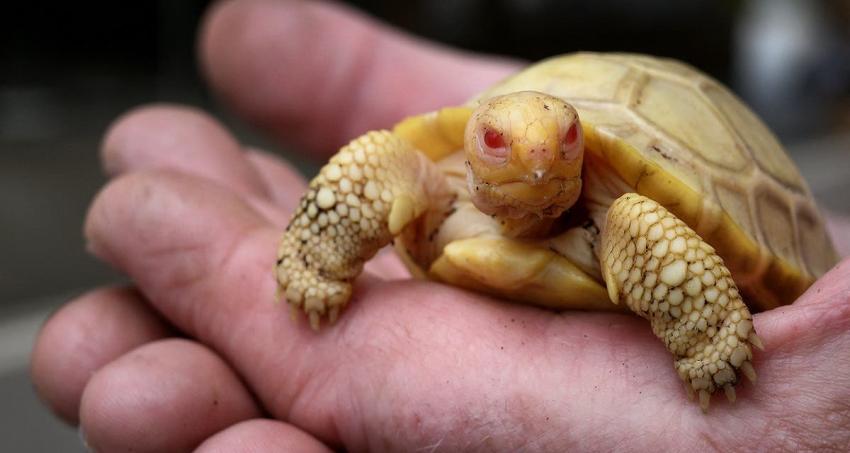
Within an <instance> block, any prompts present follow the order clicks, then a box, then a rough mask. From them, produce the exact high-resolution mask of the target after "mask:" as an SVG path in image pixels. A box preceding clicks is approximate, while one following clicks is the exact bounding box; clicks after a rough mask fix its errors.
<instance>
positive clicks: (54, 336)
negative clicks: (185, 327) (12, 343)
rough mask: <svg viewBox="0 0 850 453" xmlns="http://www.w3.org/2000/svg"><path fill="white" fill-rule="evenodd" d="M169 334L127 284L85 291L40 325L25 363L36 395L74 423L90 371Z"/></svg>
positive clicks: (165, 327)
mask: <svg viewBox="0 0 850 453" xmlns="http://www.w3.org/2000/svg"><path fill="white" fill-rule="evenodd" d="M169 332H170V328H169V327H168V325H167V324H166V323H165V322H164V321H163V320H162V319H161V318H160V317H159V316H158V315H157V314H156V313H154V312H153V311H152V310H151V309H150V308H149V307H148V306H147V305H146V304H145V303H144V301H143V300H142V296H141V295H140V294H139V293H138V292H137V291H135V290H133V289H131V288H118V287H114V288H102V289H97V290H94V291H91V292H88V293H86V294H84V295H82V296H80V297H78V298H77V299H75V300H73V301H71V302H69V303H68V304H66V305H65V306H63V307H62V308H61V309H59V311H57V312H56V313H55V314H54V315H53V316H51V317H50V318H49V319H48V320H47V321H46V322H45V324H44V326H43V327H42V328H41V331H40V332H39V334H38V337H37V338H36V342H35V345H34V347H33V352H32V359H31V363H30V375H31V377H32V381H33V385H34V387H35V390H36V393H37V394H38V395H39V396H40V397H41V399H42V400H43V401H44V402H45V403H47V405H48V406H49V407H50V408H51V409H52V410H53V411H54V412H55V413H56V415H58V416H59V417H60V418H62V419H63V420H65V421H66V422H68V423H70V424H76V423H77V422H78V421H79V407H80V398H81V397H82V393H83V389H84V388H85V385H86V383H87V382H88V380H89V378H90V377H91V375H92V374H93V373H94V372H95V371H97V370H98V369H100V368H101V367H103V366H104V365H106V364H107V363H109V362H111V361H112V360H114V359H115V358H116V357H119V356H120V355H122V354H124V353H126V352H127V351H130V350H132V349H134V348H136V347H138V346H140V345H142V344H145V343H148V342H151V341H155V340H158V339H161V338H163V337H165V336H166V335H168V334H169Z"/></svg>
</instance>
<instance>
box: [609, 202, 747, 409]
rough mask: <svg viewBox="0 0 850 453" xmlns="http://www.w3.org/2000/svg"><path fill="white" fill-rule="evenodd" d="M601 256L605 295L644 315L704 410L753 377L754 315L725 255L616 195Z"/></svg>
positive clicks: (654, 211) (649, 206)
mask: <svg viewBox="0 0 850 453" xmlns="http://www.w3.org/2000/svg"><path fill="white" fill-rule="evenodd" d="M600 261H601V263H600V264H601V266H602V275H603V276H604V278H605V281H606V283H607V286H608V295H609V297H610V298H611V300H612V301H613V302H614V303H619V302H620V301H624V302H625V303H626V305H628V307H629V308H630V309H632V311H634V312H635V313H637V314H638V315H640V316H642V317H644V318H647V319H649V320H650V322H651V324H652V330H653V332H655V335H656V336H658V337H659V338H660V339H661V340H663V341H664V344H665V345H666V346H667V349H669V350H670V352H671V353H673V356H674V360H675V367H676V371H678V373H679V376H680V377H681V378H682V380H684V381H685V386H686V388H687V389H688V393H689V394H692V392H697V393H698V394H699V397H700V398H699V399H700V406H701V407H702V409H703V410H707V409H708V402H709V397H710V396H711V394H712V393H714V392H715V391H716V390H718V389H720V388H722V389H724V390H725V392H726V396H727V397H728V398H729V400H730V401H734V399H735V390H734V388H733V385H734V384H735V383H736V382H737V381H738V374H739V372H742V373H743V374H744V375H745V376H747V377H748V378H749V379H750V380H752V381H755V378H756V374H755V371H754V370H753V367H752V364H751V362H750V360H752V347H751V346H753V345H754V346H757V347H759V348H760V347H761V341H760V340H759V338H758V336H756V334H755V330H753V322H752V315H751V314H750V311H749V310H748V309H747V306H746V305H745V304H744V302H743V300H741V296H740V294H739V293H738V289H737V287H736V286H735V282H734V281H733V280H732V277H731V274H730V273H729V269H727V268H726V266H725V265H724V264H723V259H722V258H720V256H718V255H717V253H715V251H714V248H712V247H711V245H709V244H708V243H706V242H705V241H703V240H702V238H700V237H699V235H697V234H696V232H694V231H693V230H692V229H691V228H689V227H688V226H687V225H686V224H685V223H684V222H682V221H681V220H679V219H678V218H677V217H676V216H675V215H673V214H672V213H671V212H669V211H667V210H666V209H664V208H663V207H662V206H661V205H659V204H658V203H656V202H655V201H653V200H650V199H649V198H646V197H644V196H641V195H638V194H634V193H629V194H625V195H623V196H622V197H620V198H618V199H617V200H616V201H615V202H614V204H613V205H612V206H611V208H610V209H609V210H608V216H607V220H606V224H605V226H604V229H603V231H602V254H601V256H600Z"/></svg>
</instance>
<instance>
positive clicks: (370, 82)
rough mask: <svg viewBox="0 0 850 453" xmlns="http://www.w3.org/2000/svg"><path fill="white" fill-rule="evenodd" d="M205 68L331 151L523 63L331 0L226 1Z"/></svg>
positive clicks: (207, 26)
mask: <svg viewBox="0 0 850 453" xmlns="http://www.w3.org/2000/svg"><path fill="white" fill-rule="evenodd" d="M200 49H201V60H202V65H203V68H204V72H205V74H206V76H207V78H208V80H209V82H210V83H211V84H212V86H213V87H214V88H215V89H216V91H218V93H219V94H220V95H221V96H222V97H223V98H224V100H225V101H227V102H229V103H230V104H231V105H232V106H233V107H234V108H235V109H236V110H237V111H238V112H239V113H241V114H242V115H244V116H245V117H247V118H248V119H250V120H251V121H253V122H255V123H256V124H258V125H260V126H261V127H264V128H266V129H267V130H269V131H270V132H272V133H273V134H275V135H276V136H277V137H278V138H280V139H281V140H282V141H285V142H290V143H295V144H298V145H304V146H307V147H308V148H310V149H312V150H320V151H323V152H332V151H335V150H336V148H337V147H338V146H340V145H342V144H343V142H345V141H346V140H348V139H350V138H352V137H354V136H355V135H358V134H360V133H362V132H364V131H366V130H370V129H375V128H381V127H384V128H386V127H389V126H391V125H392V124H393V123H395V122H397V121H398V120H399V119H401V118H402V117H404V116H406V115H410V114H414V113H420V112H426V111H430V110H434V109H436V108H439V107H444V106H447V105H457V104H459V103H462V102H464V101H465V100H466V99H467V98H469V97H470V96H472V95H473V94H474V93H476V92H478V91H479V90H481V89H482V88H484V87H486V86H489V85H491V84H492V83H494V82H495V81H497V80H499V79H501V78H503V77H505V76H506V75H508V74H509V73H511V72H512V71H514V70H515V69H516V67H517V65H516V63H513V62H507V61H503V60H497V59H494V58H484V57H478V56H474V55H471V54H466V53H462V52H458V51H453V50H450V49H446V48H442V47H438V46H436V45H434V44H429V43H426V42H425V41H422V40H419V39H416V38H413V37H411V36H407V35H404V34H402V33H400V32H398V31H396V30H393V29H391V28H389V27H387V26H385V25H382V24H379V23H378V22H376V21H375V20H373V19H371V18H368V17H366V16H365V15H363V14H361V13H357V12H355V11H353V10H351V9H349V8H347V7H344V6H342V5H339V4H336V3H327V2H302V1H291V0H290V1H271V0H251V1H242V2H220V3H218V4H217V5H216V6H215V7H213V8H212V9H211V10H210V12H209V13H208V14H207V17H206V18H205V20H204V24H203V26H202V29H201V36H200Z"/></svg>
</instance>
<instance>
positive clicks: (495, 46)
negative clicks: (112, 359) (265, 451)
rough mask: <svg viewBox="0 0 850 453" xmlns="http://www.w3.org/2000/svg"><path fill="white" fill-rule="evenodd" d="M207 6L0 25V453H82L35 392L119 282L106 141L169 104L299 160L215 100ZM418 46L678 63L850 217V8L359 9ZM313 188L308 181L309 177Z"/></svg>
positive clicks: (604, 4) (552, 0) (471, 4)
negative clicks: (95, 238) (99, 213)
mask: <svg viewBox="0 0 850 453" xmlns="http://www.w3.org/2000/svg"><path fill="white" fill-rule="evenodd" d="M209 3H211V2H209V1H205V0H183V1H180V2H174V1H168V0H159V1H147V2H55V3H51V4H49V6H48V5H47V2H23V1H13V2H7V3H5V4H4V6H3V13H2V15H0V251H2V252H0V253H2V259H0V401H4V404H3V406H2V409H0V439H2V441H0V446H2V448H0V449H2V450H3V451H83V447H82V445H81V443H80V442H79V439H78V437H77V434H76V430H75V429H73V428H70V427H67V426H65V425H63V424H62V423H61V422H59V421H57V420H54V419H53V418H52V416H51V415H50V413H49V411H48V410H47V409H46V408H45V407H43V406H42V405H41V404H40V403H39V402H38V401H37V398H36V397H35V395H34V393H33V392H32V390H31V386H30V384H29V381H28V375H27V367H28V355H29V351H30V347H31V342H32V339H33V336H34V335H35V332H36V329H37V328H38V326H39V325H40V324H41V323H42V321H43V319H44V318H45V316H47V315H48V314H49V313H50V312H51V311H53V310H55V309H56V307H58V306H60V305H61V304H62V303H64V302H65V301H66V300H68V299H69V298H70V297H73V296H74V295H76V294H79V293H80V292H82V291H84V290H85V289H86V288H90V287H92V286H94V285H100V284H103V283H108V282H116V281H120V279H121V277H120V276H119V275H117V274H116V273H114V272H112V271H110V270H109V269H107V268H105V267H104V266H103V265H100V264H99V263H97V262H96V261H94V260H93V259H92V258H90V257H89V256H88V255H86V253H85V252H84V244H83V241H82V234H81V224H82V220H83V217H84V214H85V210H86V206H87V204H88V202H89V201H90V199H91V198H92V196H93V195H94V194H95V193H96V191H97V190H98V188H99V187H100V186H101V184H102V183H103V181H104V180H103V177H102V174H101V170H100V167H99V163H98V160H97V154H98V147H99V142H100V139H101V135H102V134H103V132H104V130H105V128H106V127H107V126H108V124H109V123H110V121H111V120H112V119H114V118H115V117H116V116H117V115H119V114H121V113H122V112H124V111H126V110H127V109H129V108H132V107H134V106H137V105H139V104H143V103H149V102H154V101H167V102H179V103H186V104H191V105H194V106H198V107H200V108H203V109H206V110H208V111H210V112H212V113H213V114H215V115H216V116H218V117H219V118H221V119H222V121H224V122H225V123H227V124H228V125H229V126H231V127H232V128H233V129H234V130H235V131H236V133H237V135H238V136H239V137H240V139H242V141H243V142H246V143H248V144H252V145H256V146H261V147H265V148H267V149H273V150H277V151H279V152H281V153H282V154H284V155H286V150H285V149H284V148H282V147H281V146H280V145H279V144H273V143H271V142H270V141H268V140H267V139H266V138H265V137H263V136H262V135H260V134H259V133H257V132H256V131H254V130H252V129H250V128H249V127H248V126H247V125H245V124H242V123H240V122H239V121H238V120H237V119H235V118H233V117H232V116H230V115H229V114H228V113H227V111H226V110H225V109H224V108H223V107H222V106H220V105H217V104H216V103H215V100H214V99H213V98H212V97H211V96H210V93H208V92H207V90H206V87H205V86H204V83H203V81H202V79H201V77H200V76H199V74H198V71H197V68H196V60H195V56H194V45H195V42H194V41H195V34H196V31H197V26H198V23H199V20H200V18H201V17H202V14H203V11H204V10H205V9H206V8H207V7H208V5H209ZM347 3H349V4H352V5H354V6H355V7H358V8H360V9H362V10H365V11H367V12H369V13H370V14H372V15H374V16H376V17H379V18H381V19H383V20H385V21H387V22H390V23H392V24H395V25H396V26H397V27H400V28H403V29H406V30H408V31H410V32H412V33H415V34H418V35H420V36H424V37H428V38H431V39H434V40H437V41H441V42H444V43H447V44H449V45H453V46H457V47H461V48H465V49H470V50H474V51H482V52H490V53H496V54H503V55H510V56H513V57H518V58H522V59H526V60H535V59H539V58H542V57H545V56H549V55H553V54H557V53H563V52H570V51H575V50H620V51H634V52H646V53H652V54H656V55H663V56H669V57H675V58H678V59H681V60H684V61H686V62H689V63H691V64H693V65H695V66H697V67H699V68H702V69H703V70H705V71H706V72H708V73H710V74H712V75H713V76H715V77H716V78H718V79H720V80H722V81H723V82H725V83H726V84H727V85H729V86H730V87H732V89H733V90H734V91H736V92H737V93H738V94H739V95H741V96H742V97H743V98H744V99H745V100H746V101H747V102H748V103H750V105H752V106H753V107H754V109H755V110H756V111H757V112H758V113H759V114H760V115H761V116H762V118H764V119H765V120H766V122H767V123H768V124H769V125H770V126H771V128H772V129H773V130H774V131H775V132H776V133H777V134H778V135H779V136H780V138H781V139H782V140H783V142H784V143H785V144H786V145H787V146H788V147H789V150H790V151H791V153H792V157H793V158H794V160H795V161H797V162H798V164H799V166H800V168H801V170H802V172H803V173H804V176H805V177H806V178H807V179H808V181H809V183H810V184H811V186H812V189H813V191H814V193H815V195H816V196H817V197H818V199H819V201H820V202H821V205H822V206H823V207H825V208H826V209H828V210H831V211H834V212H839V213H843V214H850V197H847V196H846V195H845V194H846V193H848V191H850V36H848V34H850V1H847V0H818V1H815V0H750V1H745V0H739V1H734V0H725V1H724V0H719V1H709V0H691V1H687V2H683V1H679V0H642V1H639V2H637V1H631V0H593V1H590V0H586V1H581V0H498V1H486V0H454V1H450V2H449V1H443V0H410V1H406V2H394V1H390V0H361V1H349V2H347ZM301 168H302V169H303V170H304V171H305V172H307V173H309V172H311V171H312V169H313V168H315V167H312V166H311V165H310V164H306V163H303V162H302V163H301Z"/></svg>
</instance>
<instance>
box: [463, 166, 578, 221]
mask: <svg viewBox="0 0 850 453" xmlns="http://www.w3.org/2000/svg"><path fill="white" fill-rule="evenodd" d="M467 175H468V176H469V178H468V184H469V193H470V194H471V195H472V202H473V203H474V204H475V206H476V207H477V208H478V209H479V210H480V211H481V212H483V213H485V214H489V215H495V216H497V217H504V218H513V219H515V218H520V217H525V216H528V215H529V214H532V215H535V216H537V217H557V216H560V215H561V214H562V213H563V212H564V211H565V210H567V209H568V208H569V207H570V206H572V205H573V204H574V203H575V202H576V200H577V199H578V196H579V193H580V192H581V177H579V176H576V177H572V178H564V177H552V178H547V179H544V180H539V181H525V180H522V181H509V182H503V183H498V184H496V183H490V182H487V181H483V180H480V179H478V178H476V177H475V175H474V174H472V172H469V173H467Z"/></svg>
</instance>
